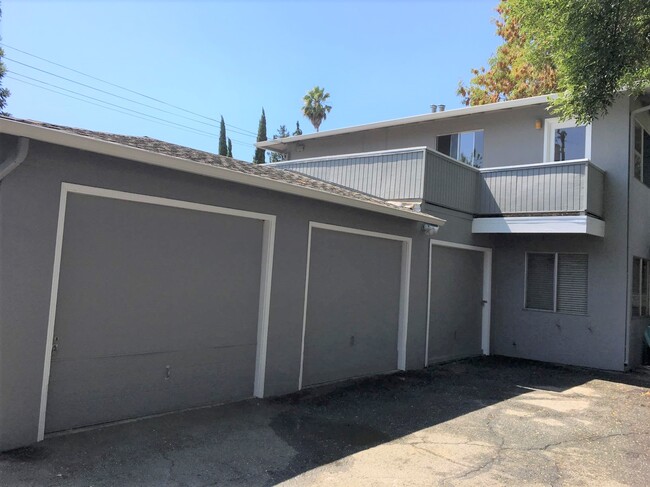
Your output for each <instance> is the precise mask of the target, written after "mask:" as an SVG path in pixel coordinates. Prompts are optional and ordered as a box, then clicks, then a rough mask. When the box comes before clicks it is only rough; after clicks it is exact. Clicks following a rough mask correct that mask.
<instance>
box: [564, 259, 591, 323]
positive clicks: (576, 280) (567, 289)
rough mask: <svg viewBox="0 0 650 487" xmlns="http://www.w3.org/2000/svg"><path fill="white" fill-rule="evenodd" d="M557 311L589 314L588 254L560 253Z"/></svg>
mask: <svg viewBox="0 0 650 487" xmlns="http://www.w3.org/2000/svg"><path fill="white" fill-rule="evenodd" d="M557 311H559V312H562V313H575V314H581V315H586V314H587V254H558V262H557Z"/></svg>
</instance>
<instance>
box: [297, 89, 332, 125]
mask: <svg viewBox="0 0 650 487" xmlns="http://www.w3.org/2000/svg"><path fill="white" fill-rule="evenodd" d="M329 97H330V94H329V93H326V92H325V89H324V88H321V87H319V86H314V87H313V88H312V89H311V90H309V91H308V92H307V94H306V95H305V96H303V98H302V101H303V103H304V104H303V106H302V113H303V114H304V115H305V117H307V118H308V119H309V121H310V122H311V124H312V125H313V126H314V128H315V129H316V132H318V129H319V128H320V124H321V123H322V122H323V120H326V119H327V114H328V113H329V112H330V111H331V110H332V107H331V106H330V105H326V104H325V102H327V100H328V99H329Z"/></svg>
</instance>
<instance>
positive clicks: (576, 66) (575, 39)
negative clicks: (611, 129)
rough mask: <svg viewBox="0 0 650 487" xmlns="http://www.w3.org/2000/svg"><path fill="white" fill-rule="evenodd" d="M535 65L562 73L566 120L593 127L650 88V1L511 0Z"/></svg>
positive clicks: (559, 109)
mask: <svg viewBox="0 0 650 487" xmlns="http://www.w3.org/2000/svg"><path fill="white" fill-rule="evenodd" d="M508 4H509V5H510V7H511V12H512V14H513V15H514V16H516V17H517V18H518V19H519V20H520V23H521V26H520V27H521V32H522V34H523V35H525V37H526V38H527V39H529V41H530V42H529V43H528V44H527V49H528V53H527V55H528V58H529V59H530V61H531V62H532V63H533V64H537V65H539V64H541V63H548V62H549V60H550V62H552V64H553V65H554V66H555V67H556V69H557V79H558V92H559V96H558V98H557V99H555V100H554V101H553V102H552V106H553V109H554V111H555V112H556V113H557V114H558V115H559V116H560V117H562V118H564V119H568V118H575V119H576V120H577V121H578V122H579V123H589V122H592V121H593V120H594V119H596V118H599V117H601V116H602V115H604V114H606V113H607V110H608V108H609V107H610V106H611V105H612V103H613V101H614V99H615V98H616V96H617V95H618V94H619V93H620V92H621V91H628V92H630V93H632V94H638V93H640V92H641V91H643V90H644V89H647V87H648V86H650V1H648V0H606V1H605V0H508Z"/></svg>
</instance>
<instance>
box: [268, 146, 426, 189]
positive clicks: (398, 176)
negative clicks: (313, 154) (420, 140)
mask: <svg viewBox="0 0 650 487" xmlns="http://www.w3.org/2000/svg"><path fill="white" fill-rule="evenodd" d="M424 152H425V151H424V149H415V150H412V151H399V152H386V153H382V154H368V155H353V156H350V157H331V158H327V157H324V158H322V159H317V160H309V161H290V162H285V163H280V164H276V165H275V167H277V168H278V169H285V170H288V171H295V172H299V173H302V174H306V175H308V176H311V177H314V178H317V179H322V180H323V181H329V182H332V183H336V184H340V185H341V186H347V187H349V188H353V189H356V190H358V191H362V192H364V193H368V194H372V195H374V196H378V197H379V198H383V199H386V200H405V199H421V198H422V184H423V183H422V182H423V179H424Z"/></svg>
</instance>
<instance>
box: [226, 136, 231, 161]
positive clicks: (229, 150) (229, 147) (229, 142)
mask: <svg viewBox="0 0 650 487" xmlns="http://www.w3.org/2000/svg"><path fill="white" fill-rule="evenodd" d="M226 155H227V156H228V157H232V140H230V137H228V153H227V154H226Z"/></svg>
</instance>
